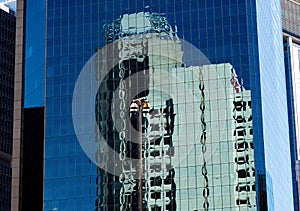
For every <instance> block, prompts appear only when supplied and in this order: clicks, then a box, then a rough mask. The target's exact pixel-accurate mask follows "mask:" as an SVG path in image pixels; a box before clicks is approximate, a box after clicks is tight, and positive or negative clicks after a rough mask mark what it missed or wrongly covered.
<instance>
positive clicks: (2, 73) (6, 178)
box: [0, 3, 16, 210]
mask: <svg viewBox="0 0 300 211" xmlns="http://www.w3.org/2000/svg"><path fill="white" fill-rule="evenodd" d="M15 32H16V17H15V13H14V12H13V11H12V10H11V9H9V8H8V7H7V6H5V5H4V4H2V3H0V207H1V209H2V210H9V209H10V198H11V184H12V183H11V182H12V181H11V176H12V169H11V163H10V162H11V157H12V135H13V99H14V82H13V80H14V59H15V49H14V47H15Z"/></svg>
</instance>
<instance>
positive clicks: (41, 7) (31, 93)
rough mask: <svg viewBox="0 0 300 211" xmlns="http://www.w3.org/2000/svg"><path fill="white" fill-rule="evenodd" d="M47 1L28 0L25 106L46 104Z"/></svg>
mask: <svg viewBox="0 0 300 211" xmlns="http://www.w3.org/2000/svg"><path fill="white" fill-rule="evenodd" d="M45 14H46V2H45V1H39V2H34V1H26V20H25V21H26V22H25V24H26V30H25V34H26V35H25V39H26V41H25V42H26V44H25V60H26V62H25V71H24V77H25V81H26V83H24V86H25V87H24V96H25V97H24V107H25V108H30V107H41V106H43V105H44V89H45V87H44V84H45V82H44V81H45V80H44V74H45V73H44V72H45V71H44V69H45V43H46V41H45V38H46V16H45Z"/></svg>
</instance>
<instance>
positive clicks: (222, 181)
mask: <svg viewBox="0 0 300 211" xmlns="http://www.w3.org/2000/svg"><path fill="white" fill-rule="evenodd" d="M19 2H20V3H19ZM19 2H18V3H19V4H18V6H17V8H18V9H19V10H21V9H22V8H21V7H22V6H24V8H23V9H26V13H22V14H26V18H25V20H24V19H22V18H20V21H24V23H25V22H26V28H25V31H24V34H26V39H25V45H23V46H24V47H23V49H24V50H23V52H24V53H23V63H22V64H23V66H24V73H23V74H24V79H25V80H24V87H25V88H24V110H23V112H24V113H25V114H26V110H27V111H29V110H32V111H33V112H31V113H30V112H29V113H28V115H24V119H23V120H22V122H24V129H23V130H24V136H23V138H22V140H23V142H24V143H26V142H27V143H29V145H28V146H30V142H31V141H32V139H34V140H41V139H43V140H44V149H45V151H44V155H42V156H43V158H44V166H43V167H42V168H43V169H44V173H43V178H42V180H43V184H44V187H43V190H44V193H43V195H44V196H43V206H44V210H80V209H82V210H128V209H129V210H130V209H131V210H142V209H146V208H148V209H149V210H184V209H186V210H202V209H204V210H208V209H215V210H218V209H239V208H240V209H248V210H266V209H267V208H268V209H270V210H292V209H293V206H292V203H291V201H292V200H293V199H292V179H291V177H292V176H291V170H290V166H291V163H290V149H289V142H288V140H289V133H288V132H289V131H288V118H287V108H286V107H287V106H286V89H285V75H284V74H285V73H284V71H283V67H284V63H283V58H282V40H281V25H280V24H278V23H280V2H279V1H272V2H266V1H262V0H257V1H254V0H249V1H225V0H223V1H216V0H215V1H204V0H203V1H202V0H199V1H193V0H191V1H186V2H184V3H183V2H180V3H179V2H178V1H173V2H170V1H148V0H144V1H142V2H139V3H137V2H134V1H127V0H126V1H84V0H78V1H76V2H75V3H74V2H70V1H47V3H46V2H44V1H39V2H38V3H37V2H30V3H29V2H28V1H25V2H24V1H19ZM270 8H273V9H272V10H271V9H270ZM22 14H21V15H20V17H21V16H22ZM24 17H25V16H24ZM37 21H38V22H39V23H40V24H37ZM35 26H39V27H40V28H38V27H35ZM21 47H22V45H20V49H22V48H21ZM18 70H20V69H18ZM271 93H272V94H271ZM274 96H278V98H274ZM35 109H41V110H42V111H41V112H39V113H38V115H36V114H37V113H36V112H34V110H35ZM43 111H44V112H43ZM33 117H35V118H33ZM39 117H41V118H42V119H44V124H45V125H43V121H40V120H41V118H39ZM35 121H36V123H35ZM28 122H31V124H29V123H28ZM41 126H42V127H44V128H45V130H44V131H41V130H40V129H38V127H41ZM26 127H27V129H26ZM34 127H37V129H36V130H35V129H34ZM20 128H21V127H20ZM26 131H29V132H27V134H28V135H26V136H25V133H26ZM30 131H36V132H35V133H33V132H30ZM42 137H43V138H42ZM41 146H42V145H41ZM277 146H280V148H278V147H277ZM27 149H28V151H27V152H29V154H28V155H30V148H27ZM24 151H26V149H25V148H24ZM31 154H32V153H31ZM34 154H35V153H34ZM28 157H30V156H28ZM35 160H36V161H38V160H39V158H38V157H37V158H36V159H35ZM33 161H34V160H33ZM23 162H26V159H25V161H23ZM23 164H24V163H23ZM24 165H25V164H24ZM278 169H280V171H279V170H278ZM24 170H25V169H24ZM27 178H29V177H27ZM24 180H26V178H22V179H21V182H23V183H24ZM27 191H28V190H26V189H25V188H24V189H23V190H22V191H21V192H22V193H23V192H27ZM283 193H284V194H283ZM23 195H24V194H23ZM32 197H34V196H32ZM32 199H33V198H32ZM32 199H31V200H32ZM28 200H30V199H28Z"/></svg>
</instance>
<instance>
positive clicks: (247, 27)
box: [27, 0, 288, 210]
mask: <svg viewBox="0 0 300 211" xmlns="http://www.w3.org/2000/svg"><path fill="white" fill-rule="evenodd" d="M27 6H29V4H28V5H27ZM138 12H149V13H157V14H159V15H161V16H163V17H166V19H167V20H168V22H169V24H170V25H172V26H175V25H176V26H177V34H178V37H180V38H182V39H184V40H186V41H188V42H190V43H192V44H193V45H194V46H196V47H197V48H199V49H200V50H201V51H202V52H203V53H204V54H205V55H206V56H207V57H208V59H209V60H210V61H211V63H230V64H232V65H233V67H234V68H235V70H236V72H237V75H238V77H239V79H240V82H241V83H242V85H243V86H244V87H245V88H246V89H247V90H251V101H252V103H251V105H252V107H253V108H252V111H253V115H252V118H253V125H254V126H253V134H254V146H255V149H257V150H256V151H255V152H254V154H255V173H257V174H254V172H252V171H253V170H252V169H251V168H250V167H249V169H250V170H249V171H250V172H248V170H247V171H245V172H244V175H246V178H247V177H248V176H247V175H248V173H249V175H250V174H251V176H253V175H255V176H257V178H258V177H260V178H264V179H262V182H261V184H265V183H264V181H263V180H265V178H266V177H265V170H264V169H265V165H264V150H263V149H264V145H263V139H262V138H263V136H262V131H261V128H262V126H261V125H262V118H261V113H262V112H261V99H260V82H259V79H260V77H259V74H258V72H259V69H258V48H257V38H256V36H257V31H256V4H255V1H254V0H222V1H221V0H214V1H209V0H207V1H205V0H188V1H185V2H180V1H167V0H151V1H150V0H143V1H139V2H137V1H128V0H122V1H116V0H112V1H110V0H105V1H102V0H101V1H100V0H99V1H95V0H77V1H75V2H73V1H68V0H60V1H54V0H49V1H47V19H46V20H47V33H46V37H47V39H46V46H47V51H46V73H45V74H46V101H45V106H46V123H45V124H46V131H45V136H46V138H45V178H44V180H45V183H44V184H45V190H44V202H45V210H55V209H59V210H64V209H65V210H80V209H82V210H92V209H97V208H99V210H101V209H107V210H111V209H112V208H113V207H115V209H119V208H118V207H119V206H120V204H118V203H119V201H118V197H116V196H114V194H116V195H118V193H116V191H115V190H114V188H116V189H118V188H119V186H118V184H119V179H118V177H114V176H111V175H109V174H108V173H104V172H102V171H101V170H99V169H98V168H97V166H96V165H95V164H93V162H92V161H91V160H90V159H89V158H88V157H87V156H86V155H85V153H84V152H83V150H82V149H81V146H80V144H79V142H78V140H77V139H76V136H75V133H74V128H73V123H72V95H73V89H74V85H75V82H76V79H77V77H78V75H79V73H80V71H81V70H82V68H83V66H84V64H85V63H86V62H87V61H88V60H89V58H90V57H91V56H92V55H94V53H95V52H96V51H97V49H101V48H102V47H103V46H104V45H105V44H106V40H105V36H104V31H103V26H104V24H107V23H111V22H112V21H113V20H116V19H118V18H120V16H122V15H124V14H133V13H138ZM112 75H114V74H112ZM114 80H115V81H114ZM118 80H119V78H115V79H114V78H112V81H114V85H116V84H117V83H118ZM110 97H111V96H110V95H109V92H108V93H107V98H106V100H107V102H110V100H111V99H110ZM247 103H248V102H247ZM108 125H109V124H108ZM242 133H243V132H242ZM115 140H117V139H115ZM249 145H250V142H249ZM116 147H117V146H116ZM220 147H221V148H222V149H224V150H225V149H226V150H225V152H221V150H220V153H226V152H228V155H226V158H227V159H224V160H222V159H220V157H221V155H218V154H215V156H216V158H213V159H212V160H210V162H211V165H210V166H208V168H207V170H208V173H209V174H212V173H213V172H219V174H220V177H223V176H224V178H226V177H228V183H225V182H224V183H220V184H219V183H217V181H218V179H217V178H211V181H210V184H209V185H210V186H211V192H210V197H211V198H210V199H209V200H210V203H211V205H212V206H215V208H216V210H217V209H220V210H221V209H223V206H225V207H226V208H232V209H235V208H236V206H239V205H241V204H243V203H244V201H243V202H241V201H236V200H235V198H234V197H231V198H230V196H229V198H230V200H231V201H226V203H225V202H223V201H222V200H221V201H220V200H219V199H221V198H222V195H223V194H225V193H228V190H229V189H230V190H236V184H234V183H231V182H230V179H229V177H230V174H231V173H232V174H237V172H236V171H235V170H234V169H230V163H231V164H232V165H234V162H235V159H234V156H232V157H231V156H229V151H230V150H234V145H232V144H229V142H225V143H224V144H223V145H222V146H221V145H220ZM221 148H220V149H221ZM227 150H228V151H227ZM195 153H196V152H195ZM275 154H276V153H275ZM191 156H192V155H191ZM222 156H223V155H222ZM287 159H288V157H287ZM225 160H226V162H225ZM223 161H224V162H223ZM247 168H248V167H247ZM247 168H246V169H247ZM199 170H201V167H200V166H197V165H195V166H189V165H188V166H187V167H186V168H183V169H180V170H178V173H177V184H176V199H177V201H176V204H177V209H178V210H180V209H183V207H184V208H186V207H185V205H186V204H189V203H191V204H193V205H189V206H191V207H195V206H197V207H198V206H202V200H203V196H202V192H201V193H199V194H200V197H198V194H196V195H195V192H197V191H203V190H198V189H196V188H191V189H189V188H183V187H187V186H184V185H186V183H188V178H189V175H190V174H191V175H194V177H195V178H197V177H199V176H201V175H199V174H201V173H199V172H198V171H199ZM271 176H272V175H271ZM257 181H258V182H256V183H255V185H256V187H255V188H254V187H253V186H251V187H250V186H249V188H250V189H251V190H256V191H260V190H265V189H264V188H265V187H263V185H261V184H258V183H259V181H260V180H257ZM189 185H191V186H192V183H191V184H189ZM250 189H249V190H250ZM104 190H105V191H104ZM177 190H178V191H177ZM237 190H239V189H237ZM246 190H248V186H247V185H246ZM177 194H178V195H177ZM264 194H265V193H261V194H258V195H259V196H264ZM154 197H156V195H155V194H154ZM195 197H197V200H195ZM218 197H219V198H218ZM264 200H265V198H263V197H262V198H260V199H259V200H257V202H258V203H260V204H263V203H266V202H265V201H264ZM195 203H196V204H195ZM197 203H198V204H197ZM247 203H248V201H247V196H246V204H247ZM255 204H256V203H254V205H255ZM262 206H263V205H262ZM198 209H202V207H198Z"/></svg>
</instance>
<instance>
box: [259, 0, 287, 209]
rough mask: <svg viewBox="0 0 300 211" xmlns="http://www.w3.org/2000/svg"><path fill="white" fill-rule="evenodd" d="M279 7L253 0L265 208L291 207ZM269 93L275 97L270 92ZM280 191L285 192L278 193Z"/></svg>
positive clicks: (276, 4) (276, 2)
mask: <svg viewBox="0 0 300 211" xmlns="http://www.w3.org/2000/svg"><path fill="white" fill-rule="evenodd" d="M270 8H272V9H270ZM280 10H281V9H280V2H279V1H272V2H268V3H266V2H265V1H263V0H257V27H258V45H259V67H260V72H259V73H260V88H261V103H262V114H263V118H262V122H263V141H264V145H265V146H264V151H265V166H266V186H267V194H268V196H267V197H268V208H269V209H271V210H272V209H274V210H282V209H288V210H293V203H291V201H292V200H293V190H292V174H291V160H290V144H289V128H288V112H287V97H286V82H285V71H284V61H283V60H284V58H283V42H282V31H281V30H282V26H281V16H280V15H281V13H280ZM270 23H272V24H270ZM269 35H270V36H269ZM271 35H272V36H271ZM274 49H276V50H274ZM270 93H272V95H273V96H276V98H275V97H273V96H270ZM273 114H276V115H273ZM278 128H280V130H278ZM254 134H255V133H254ZM274 143H276V146H280V150H279V149H278V147H276V146H275V145H274ZM278 169H281V171H278ZM283 169H285V170H283ZM278 187H280V188H278ZM282 193H285V194H284V195H282Z"/></svg>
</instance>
